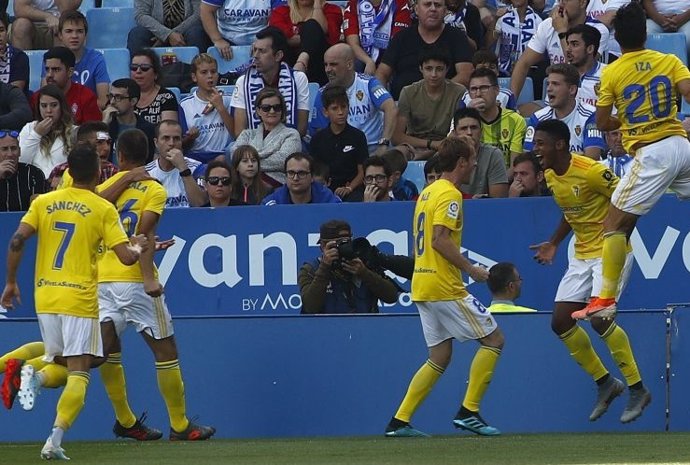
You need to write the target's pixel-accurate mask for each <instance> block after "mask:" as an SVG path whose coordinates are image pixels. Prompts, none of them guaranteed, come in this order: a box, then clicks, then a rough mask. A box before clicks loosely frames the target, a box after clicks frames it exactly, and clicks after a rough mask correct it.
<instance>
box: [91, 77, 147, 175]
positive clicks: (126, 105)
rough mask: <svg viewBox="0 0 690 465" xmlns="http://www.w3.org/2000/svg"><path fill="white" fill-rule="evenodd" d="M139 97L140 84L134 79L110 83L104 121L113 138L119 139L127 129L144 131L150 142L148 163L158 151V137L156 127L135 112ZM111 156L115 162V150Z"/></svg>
mask: <svg viewBox="0 0 690 465" xmlns="http://www.w3.org/2000/svg"><path fill="white" fill-rule="evenodd" d="M139 97H140V93H139V84H137V83H136V82H135V81H134V79H129V78H126V79H117V80H116V81H113V83H112V84H110V93H109V94H108V106H107V107H105V109H104V110H103V122H104V123H106V124H107V125H108V132H109V133H110V138H111V139H112V140H117V139H118V137H120V134H122V133H123V132H125V131H126V130H127V129H132V128H137V129H140V130H141V131H143V132H144V134H146V139H147V140H148V142H149V157H148V159H147V160H146V163H151V161H152V160H153V155H154V153H155V152H156V146H155V145H154V143H153V140H154V139H155V137H156V135H155V133H156V128H155V126H154V125H153V124H151V123H149V122H148V121H146V120H145V119H144V118H143V117H142V116H139V115H137V114H136V113H135V112H134V109H135V108H136V105H137V102H138V101H139ZM110 158H111V159H112V161H113V162H115V161H116V158H117V157H116V156H115V153H114V152H113V153H112V154H111V157H110Z"/></svg>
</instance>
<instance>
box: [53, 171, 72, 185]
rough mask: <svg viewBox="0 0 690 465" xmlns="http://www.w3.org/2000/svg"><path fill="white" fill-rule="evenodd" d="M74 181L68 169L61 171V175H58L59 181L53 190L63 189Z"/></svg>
mask: <svg viewBox="0 0 690 465" xmlns="http://www.w3.org/2000/svg"><path fill="white" fill-rule="evenodd" d="M73 184H74V181H73V180H72V175H71V174H69V169H66V170H65V171H63V172H62V177H60V182H59V183H58V185H57V187H56V188H55V190H59V189H65V188H67V187H72V185H73Z"/></svg>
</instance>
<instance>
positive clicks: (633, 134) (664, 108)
mask: <svg viewBox="0 0 690 465" xmlns="http://www.w3.org/2000/svg"><path fill="white" fill-rule="evenodd" d="M613 26H614V27H615V30H616V32H615V34H616V40H617V41H618V43H619V44H620V46H621V50H622V51H623V55H622V56H621V57H620V58H619V59H618V60H616V61H614V62H613V63H611V64H610V65H608V66H607V67H606V69H605V70H604V71H603V72H602V75H601V87H600V89H599V100H598V101H597V112H596V122H597V126H598V127H599V129H601V130H602V131H614V130H616V129H619V128H620V130H621V131H622V132H623V145H624V147H625V149H626V151H627V152H628V153H629V154H630V155H632V156H634V157H635V158H634V159H633V161H632V166H631V168H630V171H629V172H628V173H627V174H626V175H625V176H624V177H623V179H621V182H620V183H619V184H618V187H616V190H615V192H614V193H613V196H612V197H611V204H610V207H609V210H608V214H607V216H606V220H605V221H604V245H603V252H602V275H603V279H602V286H601V292H600V293H599V295H598V297H597V299H595V300H594V301H593V302H591V303H590V304H589V305H588V306H587V307H585V308H583V309H582V310H580V311H579V312H575V313H573V318H578V319H580V318H588V317H591V316H592V315H597V316H602V317H606V316H611V315H614V314H615V313H616V292H617V289H618V287H619V285H618V283H619V281H620V278H621V272H622V270H623V268H624V264H625V257H626V249H627V247H628V245H627V241H628V238H629V237H630V234H631V233H632V231H633V229H634V228H635V224H636V223H637V220H638V218H639V217H640V216H642V215H644V214H646V213H647V212H648V211H649V210H651V208H652V207H653V206H654V204H655V203H656V202H657V201H658V200H659V198H660V197H661V196H662V195H663V194H664V193H665V192H666V191H667V189H671V190H672V191H674V192H675V193H676V194H677V195H678V197H679V198H681V199H687V198H690V141H688V139H687V134H686V132H685V130H684V129H683V125H682V124H681V122H680V121H679V120H678V119H677V117H676V113H677V108H676V98H677V96H678V94H680V95H682V96H683V97H684V98H685V100H686V101H688V102H690V71H688V68H687V67H686V66H685V65H683V63H682V62H681V61H680V59H678V57H676V56H674V55H667V54H663V53H659V52H656V51H653V50H648V49H646V48H645V41H646V39H647V29H646V27H647V25H646V19H645V13H644V10H643V9H642V7H641V6H640V5H639V4H638V3H636V2H631V3H630V4H628V5H626V6H624V7H623V8H621V9H619V10H618V11H617V12H616V16H615V18H614V19H613ZM614 106H615V108H616V110H617V116H612V110H613V107H614Z"/></svg>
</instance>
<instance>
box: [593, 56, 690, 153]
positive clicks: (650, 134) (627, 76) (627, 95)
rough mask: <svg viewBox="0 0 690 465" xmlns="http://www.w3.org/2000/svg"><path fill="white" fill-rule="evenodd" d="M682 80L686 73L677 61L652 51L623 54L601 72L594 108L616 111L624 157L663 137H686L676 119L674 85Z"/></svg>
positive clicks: (680, 62) (675, 88) (676, 58)
mask: <svg viewBox="0 0 690 465" xmlns="http://www.w3.org/2000/svg"><path fill="white" fill-rule="evenodd" d="M684 79H690V71H688V68H687V67H686V66H685V65H684V64H683V62H682V61H680V59H678V57H676V56H675V55H668V54H664V53H659V52H657V51H654V50H641V51H639V52H631V53H624V54H623V56H621V57H620V58H619V59H617V60H616V61H614V62H613V63H611V64H610V65H608V66H607V67H606V68H605V69H604V71H603V72H602V73H601V84H600V89H599V99H598V101H597V106H600V107H606V106H609V105H613V106H615V107H616V109H617V110H618V119H619V120H620V121H621V131H622V132H623V146H624V147H625V149H626V150H627V151H628V153H630V154H634V153H635V149H636V148H637V147H638V146H641V145H644V144H649V143H652V142H656V141H658V140H661V139H664V138H665V137H669V136H673V135H678V136H683V137H686V133H685V130H684V129H683V126H682V125H681V122H680V121H679V120H678V119H677V117H676V113H677V112H678V109H677V108H676V99H677V97H678V92H677V87H678V86H677V84H678V82H680V81H682V80H684Z"/></svg>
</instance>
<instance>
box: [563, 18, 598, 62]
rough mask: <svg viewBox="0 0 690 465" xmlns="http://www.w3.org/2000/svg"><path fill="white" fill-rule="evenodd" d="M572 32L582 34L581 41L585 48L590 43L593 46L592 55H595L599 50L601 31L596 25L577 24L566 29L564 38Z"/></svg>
mask: <svg viewBox="0 0 690 465" xmlns="http://www.w3.org/2000/svg"><path fill="white" fill-rule="evenodd" d="M573 34H580V35H581V36H582V41H583V42H584V43H585V48H587V47H589V46H590V45H593V46H594V52H593V55H594V56H595V57H596V56H597V53H598V51H599V44H600V43H601V32H599V30H598V29H597V28H596V27H593V26H590V25H589V24H578V25H577V26H573V27H571V28H570V29H568V32H566V40H567V38H568V37H570V36H571V35H573Z"/></svg>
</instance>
